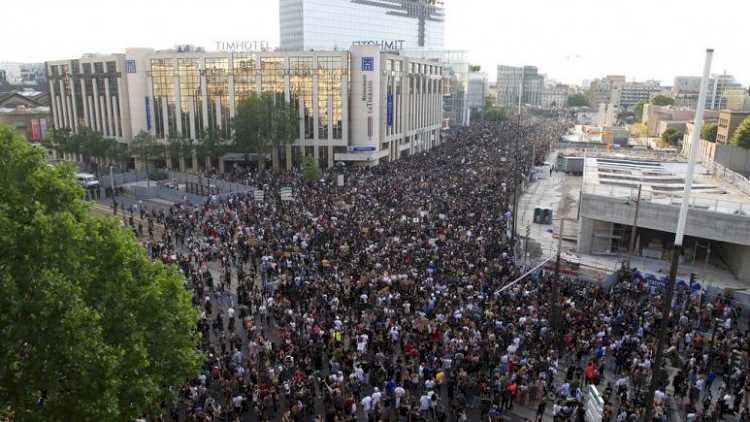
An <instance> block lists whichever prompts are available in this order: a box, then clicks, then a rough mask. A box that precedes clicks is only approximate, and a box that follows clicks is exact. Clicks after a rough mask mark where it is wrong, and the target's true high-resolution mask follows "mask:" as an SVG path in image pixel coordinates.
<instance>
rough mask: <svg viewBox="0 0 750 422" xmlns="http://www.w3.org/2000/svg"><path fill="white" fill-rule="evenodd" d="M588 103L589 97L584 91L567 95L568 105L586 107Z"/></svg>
mask: <svg viewBox="0 0 750 422" xmlns="http://www.w3.org/2000/svg"><path fill="white" fill-rule="evenodd" d="M588 105H589V98H588V96H587V95H586V94H585V93H578V94H573V95H569V96H568V106H569V107H586V106H588Z"/></svg>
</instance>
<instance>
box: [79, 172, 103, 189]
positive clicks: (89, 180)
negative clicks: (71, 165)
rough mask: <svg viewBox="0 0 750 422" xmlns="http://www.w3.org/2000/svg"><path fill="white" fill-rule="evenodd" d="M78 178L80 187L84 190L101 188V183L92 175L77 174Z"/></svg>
mask: <svg viewBox="0 0 750 422" xmlns="http://www.w3.org/2000/svg"><path fill="white" fill-rule="evenodd" d="M76 178H77V179H78V185H79V186H81V187H82V188H84V189H96V188H98V187H99V181H98V180H96V176H94V175H93V174H91V173H78V174H76Z"/></svg>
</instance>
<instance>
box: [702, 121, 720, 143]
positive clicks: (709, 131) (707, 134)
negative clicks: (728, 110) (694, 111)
mask: <svg viewBox="0 0 750 422" xmlns="http://www.w3.org/2000/svg"><path fill="white" fill-rule="evenodd" d="M718 131H719V124H718V123H709V124H707V125H703V129H701V139H704V140H706V141H709V142H716V134H717V133H718Z"/></svg>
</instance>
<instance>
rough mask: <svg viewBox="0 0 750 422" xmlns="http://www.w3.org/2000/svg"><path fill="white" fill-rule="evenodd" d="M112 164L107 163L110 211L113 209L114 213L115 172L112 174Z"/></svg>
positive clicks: (115, 202)
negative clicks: (110, 192) (110, 191)
mask: <svg viewBox="0 0 750 422" xmlns="http://www.w3.org/2000/svg"><path fill="white" fill-rule="evenodd" d="M114 168H115V167H114V166H113V165H112V164H110V165H109V188H110V189H111V190H112V211H114V213H115V214H117V200H116V199H115V197H116V196H117V195H115V174H114Z"/></svg>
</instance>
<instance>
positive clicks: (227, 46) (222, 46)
mask: <svg viewBox="0 0 750 422" xmlns="http://www.w3.org/2000/svg"><path fill="white" fill-rule="evenodd" d="M216 49H217V50H218V51H271V48H270V47H269V44H268V41H250V40H245V41H216Z"/></svg>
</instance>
